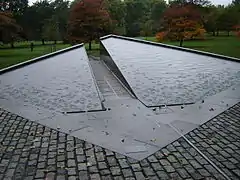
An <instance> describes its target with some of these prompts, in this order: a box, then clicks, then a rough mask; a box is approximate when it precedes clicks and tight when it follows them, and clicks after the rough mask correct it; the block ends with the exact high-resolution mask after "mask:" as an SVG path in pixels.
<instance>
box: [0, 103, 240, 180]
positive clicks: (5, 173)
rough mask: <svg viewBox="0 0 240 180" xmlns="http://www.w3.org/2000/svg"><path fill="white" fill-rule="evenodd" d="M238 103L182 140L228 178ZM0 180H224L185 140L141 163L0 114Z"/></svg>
mask: <svg viewBox="0 0 240 180" xmlns="http://www.w3.org/2000/svg"><path fill="white" fill-rule="evenodd" d="M239 120H240V103H238V104H237V105H235V106H234V107H232V108H230V109H229V110H227V111H225V112H224V113H222V114H220V115H218V116H217V117H216V118H214V119H212V120H210V121H209V122H208V123H206V124H204V125H202V126H201V127H199V128H197V129H195V130H193V131H192V132H190V133H188V134H187V135H186V137H187V138H188V139H189V140H190V141H191V142H192V143H193V144H194V145H195V146H196V147H198V148H199V150H201V151H202V152H203V153H204V154H205V155H206V156H207V157H208V158H209V159H210V160H211V161H212V162H213V163H215V164H216V165H217V166H218V167H219V168H220V169H221V170H222V171H223V172H224V173H225V174H226V175H227V176H228V177H230V178H233V179H239V178H240V138H239V137H240V121H239ZM0 142H1V144H0V179H14V180H25V179H26V180H31V179H47V180H52V179H54V180H55V179H56V180H64V179H69V180H75V179H78V180H85V179H95V180H98V179H102V180H105V179H109V180H112V179H119V180H120V179H128V180H133V179H140V180H142V179H143V180H144V179H174V180H175V179H218V180H219V179H225V178H224V176H222V174H221V173H219V172H218V171H217V170H216V169H215V168H214V166H213V165H211V163H209V161H207V160H206V159H205V158H203V156H202V155H201V154H200V153H198V152H197V151H196V150H195V149H194V148H193V147H192V146H191V145H190V144H189V143H188V142H187V141H186V140H185V139H184V138H180V139H178V140H176V141H175V142H173V143H171V144H169V145H168V146H166V147H164V148H162V149H161V150H160V151H158V152H156V153H155V154H153V155H151V156H149V157H148V158H146V159H144V160H142V161H136V160H134V159H131V158H128V157H126V156H123V155H121V154H118V153H114V152H112V151H109V150H107V149H104V148H101V147H99V146H95V145H93V144H90V143H87V142H85V141H82V140H79V139H77V138H74V137H72V136H69V135H67V134H64V133H60V132H58V131H55V130H52V129H50V128H48V127H45V126H43V125H40V124H37V123H34V122H31V121H29V120H26V119H24V118H22V117H19V116H17V115H14V114H12V113H10V112H7V111H5V110H3V109H0Z"/></svg>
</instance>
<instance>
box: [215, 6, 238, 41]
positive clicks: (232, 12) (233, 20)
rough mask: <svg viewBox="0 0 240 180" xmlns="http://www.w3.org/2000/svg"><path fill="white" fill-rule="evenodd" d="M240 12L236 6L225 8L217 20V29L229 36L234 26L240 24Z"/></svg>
mask: <svg viewBox="0 0 240 180" xmlns="http://www.w3.org/2000/svg"><path fill="white" fill-rule="evenodd" d="M239 17H240V11H239V9H238V8H237V7H235V6H228V7H226V8H224V10H223V12H222V13H221V14H220V15H219V17H218V18H217V28H218V29H219V30H223V31H226V32H227V35H228V36H229V33H230V31H232V30H233V26H234V25H236V24H238V23H240V18H239Z"/></svg>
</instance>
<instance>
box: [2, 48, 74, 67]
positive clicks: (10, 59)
mask: <svg viewBox="0 0 240 180" xmlns="http://www.w3.org/2000/svg"><path fill="white" fill-rule="evenodd" d="M66 47H69V45H68V44H57V47H56V49H57V50H60V49H63V48H66ZM50 52H51V47H50V46H36V47H34V49H33V52H31V51H30V48H14V49H4V48H0V69H2V68H5V67H8V66H11V65H14V64H18V63H20V62H23V61H27V60H30V59H32V58H35V57H38V56H41V55H44V54H48V53H50Z"/></svg>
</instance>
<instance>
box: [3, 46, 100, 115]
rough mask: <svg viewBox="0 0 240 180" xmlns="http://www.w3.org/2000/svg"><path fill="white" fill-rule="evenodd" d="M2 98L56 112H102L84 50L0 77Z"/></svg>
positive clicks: (77, 50)
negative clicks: (97, 110)
mask: <svg viewBox="0 0 240 180" xmlns="http://www.w3.org/2000/svg"><path fill="white" fill-rule="evenodd" d="M0 92H1V93H0V98H2V99H7V100H12V101H18V102H22V103H23V105H25V106H29V105H30V106H37V107H41V108H44V109H48V110H54V111H61V112H62V111H78V110H95V109H101V103H100V99H99V96H98V93H97V89H96V86H95V84H94V81H93V78H92V75H91V71H90V67H89V64H88V57H87V54H86V51H85V49H84V48H83V47H80V48H77V49H74V50H70V51H67V52H65V53H61V54H59V55H56V56H53V57H50V58H47V59H46V60H41V61H39V62H37V63H33V64H31V65H27V66H24V67H22V68H19V69H16V70H13V71H10V72H7V73H4V74H2V75H1V76H0Z"/></svg>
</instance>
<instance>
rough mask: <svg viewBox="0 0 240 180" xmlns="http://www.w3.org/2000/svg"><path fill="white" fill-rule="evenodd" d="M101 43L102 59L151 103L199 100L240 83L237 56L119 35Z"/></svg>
mask: <svg viewBox="0 0 240 180" xmlns="http://www.w3.org/2000/svg"><path fill="white" fill-rule="evenodd" d="M101 46H102V47H101V50H102V51H101V58H102V60H104V61H105V62H106V63H107V64H108V65H109V67H112V69H113V71H114V70H115V72H117V71H118V72H117V73H118V74H120V76H121V77H122V78H121V80H123V81H125V83H126V84H128V85H129V87H130V89H131V90H132V91H133V93H134V94H135V95H136V96H137V97H138V99H139V100H140V101H142V102H143V103H144V104H145V105H146V106H148V107H149V106H158V105H165V104H167V105H174V104H175V105H176V104H188V103H195V102H197V101H199V100H201V99H204V98H205V97H207V96H211V95H214V94H216V93H219V92H221V91H223V90H225V89H227V88H229V87H231V86H233V85H236V84H239V83H240V63H239V62H240V60H239V59H237V58H231V57H226V56H220V55H216V54H211V53H205V52H201V51H195V50H190V49H186V48H178V47H176V46H169V45H164V44H159V43H152V42H148V41H143V40H138V39H134V38H126V37H121V36H116V35H109V36H106V37H103V38H102V39H101ZM238 60H239V62H234V61H238Z"/></svg>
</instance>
